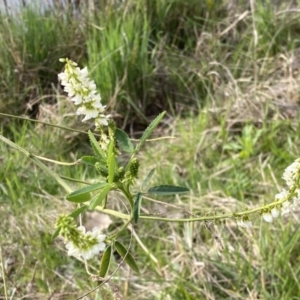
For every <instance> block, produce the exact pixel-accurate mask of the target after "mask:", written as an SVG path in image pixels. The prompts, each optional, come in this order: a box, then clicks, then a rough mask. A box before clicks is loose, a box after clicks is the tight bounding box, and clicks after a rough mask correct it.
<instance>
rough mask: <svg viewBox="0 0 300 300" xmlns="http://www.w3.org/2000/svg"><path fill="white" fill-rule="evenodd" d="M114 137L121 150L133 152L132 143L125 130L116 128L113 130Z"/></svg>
mask: <svg viewBox="0 0 300 300" xmlns="http://www.w3.org/2000/svg"><path fill="white" fill-rule="evenodd" d="M115 137H116V139H117V141H118V145H119V146H120V148H121V149H122V150H123V151H125V152H129V153H131V152H133V150H134V148H133V144H132V142H131V140H130V139H129V136H128V135H127V133H126V132H125V131H123V130H121V129H119V128H117V129H116V131H115Z"/></svg>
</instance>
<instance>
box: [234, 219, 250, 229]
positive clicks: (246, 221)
mask: <svg viewBox="0 0 300 300" xmlns="http://www.w3.org/2000/svg"><path fill="white" fill-rule="evenodd" d="M236 224H237V226H239V227H243V228H251V227H252V222H251V221H250V220H249V219H244V220H243V219H238V220H237V221H236Z"/></svg>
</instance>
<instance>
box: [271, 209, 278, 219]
mask: <svg viewBox="0 0 300 300" xmlns="http://www.w3.org/2000/svg"><path fill="white" fill-rule="evenodd" d="M271 215H272V217H273V218H277V217H278V216H279V215H280V210H279V209H278V207H277V206H275V207H273V208H272V209H271Z"/></svg>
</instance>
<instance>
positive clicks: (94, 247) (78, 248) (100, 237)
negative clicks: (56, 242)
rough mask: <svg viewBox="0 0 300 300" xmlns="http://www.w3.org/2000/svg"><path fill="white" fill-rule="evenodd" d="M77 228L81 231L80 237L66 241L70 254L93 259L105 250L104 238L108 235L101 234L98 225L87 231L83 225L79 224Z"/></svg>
mask: <svg viewBox="0 0 300 300" xmlns="http://www.w3.org/2000/svg"><path fill="white" fill-rule="evenodd" d="M77 230H78V231H79V232H80V235H79V237H78V238H77V239H76V240H70V241H68V242H67V243H66V248H67V249H68V255H70V256H75V257H76V258H79V257H80V256H82V258H83V259H91V258H93V257H94V256H95V255H98V254H99V253H100V252H103V251H104V250H105V248H106V245H105V243H104V240H105V238H106V235H104V234H101V232H100V230H99V229H98V228H97V227H94V228H93V230H92V232H90V231H88V232H85V231H86V230H85V228H84V227H83V226H79V227H78V228H77Z"/></svg>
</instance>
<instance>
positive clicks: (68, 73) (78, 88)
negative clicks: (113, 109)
mask: <svg viewBox="0 0 300 300" xmlns="http://www.w3.org/2000/svg"><path fill="white" fill-rule="evenodd" d="M60 61H61V62H63V63H65V69H64V72H62V73H60V74H58V78H59V79H60V81H61V84H62V85H63V86H64V91H65V92H67V93H68V96H69V97H70V98H71V101H73V102H74V104H75V105H78V106H79V108H78V109H77V112H76V113H77V114H78V115H85V117H84V118H83V120H82V122H85V121H87V120H90V119H95V126H96V130H97V129H100V128H101V127H102V126H107V125H108V120H109V118H110V116H109V115H106V114H105V108H106V106H104V105H102V103H101V96H100V95H99V94H98V92H97V90H96V84H95V82H94V81H93V80H91V79H89V77H88V70H87V68H86V67H85V68H83V69H80V68H79V67H78V66H77V63H75V62H74V61H72V60H70V59H68V58H61V59H60Z"/></svg>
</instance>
